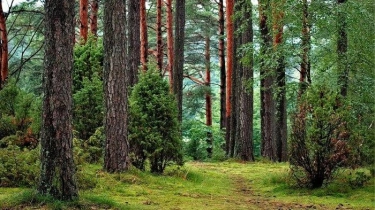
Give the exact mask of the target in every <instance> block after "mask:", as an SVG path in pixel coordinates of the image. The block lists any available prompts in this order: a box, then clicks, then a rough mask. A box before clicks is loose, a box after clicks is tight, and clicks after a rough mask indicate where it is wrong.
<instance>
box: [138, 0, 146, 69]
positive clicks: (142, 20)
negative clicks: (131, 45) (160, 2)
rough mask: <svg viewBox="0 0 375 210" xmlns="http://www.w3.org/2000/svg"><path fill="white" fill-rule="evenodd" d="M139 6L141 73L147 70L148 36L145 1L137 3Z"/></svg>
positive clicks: (141, 0)
mask: <svg viewBox="0 0 375 210" xmlns="http://www.w3.org/2000/svg"><path fill="white" fill-rule="evenodd" d="M139 4H140V5H139V6H140V33H141V64H142V69H143V71H146V70H147V62H148V58H147V56H148V36H147V13H146V0H140V1H139Z"/></svg>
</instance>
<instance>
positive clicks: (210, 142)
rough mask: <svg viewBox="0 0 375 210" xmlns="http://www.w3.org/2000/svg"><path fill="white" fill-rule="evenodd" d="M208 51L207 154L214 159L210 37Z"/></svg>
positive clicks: (206, 96)
mask: <svg viewBox="0 0 375 210" xmlns="http://www.w3.org/2000/svg"><path fill="white" fill-rule="evenodd" d="M205 42H206V49H205V54H204V57H205V61H206V62H205V63H206V78H205V85H206V88H207V89H206V95H205V98H206V126H207V127H208V129H209V130H208V131H207V145H208V147H207V153H208V157H209V158H211V157H212V151H213V139H212V98H211V60H210V58H211V55H210V37H209V36H206V38H205Z"/></svg>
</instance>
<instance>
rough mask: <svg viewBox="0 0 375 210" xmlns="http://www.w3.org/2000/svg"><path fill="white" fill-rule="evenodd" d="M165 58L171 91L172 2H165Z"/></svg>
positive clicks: (170, 0)
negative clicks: (166, 58)
mask: <svg viewBox="0 0 375 210" xmlns="http://www.w3.org/2000/svg"><path fill="white" fill-rule="evenodd" d="M166 6H167V48H168V51H167V57H168V74H169V87H170V88H171V92H172V91H173V12H172V0H167V3H166Z"/></svg>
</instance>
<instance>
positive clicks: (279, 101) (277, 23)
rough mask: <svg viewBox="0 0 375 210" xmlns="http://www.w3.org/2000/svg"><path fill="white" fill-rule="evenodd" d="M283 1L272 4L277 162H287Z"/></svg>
mask: <svg viewBox="0 0 375 210" xmlns="http://www.w3.org/2000/svg"><path fill="white" fill-rule="evenodd" d="M283 5H284V1H277V2H275V1H274V2H273V4H272V13H273V34H274V39H273V48H274V53H275V55H276V58H277V60H276V62H277V64H276V90H275V91H276V98H275V108H276V129H275V131H276V135H275V141H276V156H277V161H279V162H281V161H287V159H288V148H287V138H288V136H287V135H288V132H287V112H286V106H287V105H286V78H285V63H284V53H283V52H282V46H281V45H282V43H283V33H284V31H283V27H284V25H283V21H284V20H283V19H284V12H283Z"/></svg>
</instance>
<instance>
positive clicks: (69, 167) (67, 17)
mask: <svg viewBox="0 0 375 210" xmlns="http://www.w3.org/2000/svg"><path fill="white" fill-rule="evenodd" d="M44 7H45V30H44V35H45V42H44V44H45V58H44V80H43V86H44V98H43V118H42V130H41V174H40V183H39V186H38V191H39V192H40V193H41V194H44V195H46V194H50V195H52V196H54V197H56V198H58V199H62V200H72V199H75V198H76V197H78V189H77V185H76V182H75V179H74V174H75V166H74V162H73V129H72V80H73V79H72V72H73V46H74V39H73V37H74V24H73V23H74V0H69V1H68V0H66V1H53V0H46V1H45V3H44Z"/></svg>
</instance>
